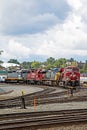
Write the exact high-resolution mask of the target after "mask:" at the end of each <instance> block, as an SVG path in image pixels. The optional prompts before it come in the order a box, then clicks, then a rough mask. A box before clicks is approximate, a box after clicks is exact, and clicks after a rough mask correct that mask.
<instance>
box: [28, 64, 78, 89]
mask: <svg viewBox="0 0 87 130" xmlns="http://www.w3.org/2000/svg"><path fill="white" fill-rule="evenodd" d="M26 83H32V84H45V85H55V86H62V87H67V86H73V87H76V86H80V71H79V68H78V67H76V66H67V67H65V68H60V69H59V71H58V72H55V71H54V70H48V71H42V70H41V69H37V70H30V71H29V72H28V73H27V75H26Z"/></svg>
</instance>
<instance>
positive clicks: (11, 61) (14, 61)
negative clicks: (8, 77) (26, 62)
mask: <svg viewBox="0 0 87 130" xmlns="http://www.w3.org/2000/svg"><path fill="white" fill-rule="evenodd" d="M8 63H15V64H20V63H19V61H18V60H17V59H10V60H9V61H8Z"/></svg>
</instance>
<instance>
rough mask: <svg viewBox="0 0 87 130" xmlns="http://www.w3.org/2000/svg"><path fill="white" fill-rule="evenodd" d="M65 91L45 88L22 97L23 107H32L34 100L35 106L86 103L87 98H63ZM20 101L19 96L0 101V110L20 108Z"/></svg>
mask: <svg viewBox="0 0 87 130" xmlns="http://www.w3.org/2000/svg"><path fill="white" fill-rule="evenodd" d="M67 92H68V91H67V90H65V91H62V92H55V88H50V87H49V88H46V89H45V90H43V91H41V92H36V93H33V94H28V95H24V96H23V98H24V99H25V105H26V107H27V106H33V105H34V99H35V100H36V104H37V105H41V104H52V103H65V102H71V101H74V102H78V101H87V96H74V97H70V96H67V97H64V96H65V95H67ZM21 106H22V100H21V96H20V97H16V98H12V99H8V100H2V101H0V108H12V107H21Z"/></svg>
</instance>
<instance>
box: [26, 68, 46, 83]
mask: <svg viewBox="0 0 87 130" xmlns="http://www.w3.org/2000/svg"><path fill="white" fill-rule="evenodd" d="M42 79H44V72H42V70H41V69H37V70H30V71H29V72H28V73H27V76H26V83H30V84H31V83H32V84H41V83H42Z"/></svg>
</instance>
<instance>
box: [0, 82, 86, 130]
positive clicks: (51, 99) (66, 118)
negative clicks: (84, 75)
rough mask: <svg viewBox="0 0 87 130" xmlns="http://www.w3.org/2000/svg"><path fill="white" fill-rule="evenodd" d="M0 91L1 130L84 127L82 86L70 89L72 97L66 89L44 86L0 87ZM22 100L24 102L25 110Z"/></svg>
mask: <svg viewBox="0 0 87 130" xmlns="http://www.w3.org/2000/svg"><path fill="white" fill-rule="evenodd" d="M0 87H1V89H2V90H3V91H4V93H2V94H1V95H0V99H1V101H0V129H2V130H4V129H7V130H9V129H15V130H17V129H25V130H27V129H53V130H54V129H56V130H57V129H59V130H60V129H65V128H66V129H69V128H70V127H71V126H72V129H73V127H74V126H75V125H76V128H79V125H81V124H82V125H81V129H84V128H85V127H86V121H87V117H86V115H87V114H86V113H87V109H86V108H87V105H86V104H87V92H86V91H87V88H86V87H84V86H80V88H77V89H74V90H73V95H72V93H71V89H70V88H68V89H65V88H61V87H54V86H53V87H52V86H47V85H46V86H45V85H27V84H24V85H23V84H16V83H14V84H12V83H10V84H6V83H1V84H0ZM6 88H7V89H6ZM24 88H25V89H24ZM29 89H30V90H31V91H30V90H29ZM22 91H24V93H22ZM1 92H2V91H1ZM18 93H19V94H18ZM22 97H23V98H24V100H25V107H24V106H23V103H22V99H21V98H22ZM80 123H81V124H80ZM73 125H74V126H73ZM55 126H56V127H55ZM77 126H78V127H77ZM82 126H83V127H82ZM74 129H75V127H74Z"/></svg>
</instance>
